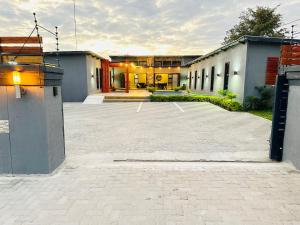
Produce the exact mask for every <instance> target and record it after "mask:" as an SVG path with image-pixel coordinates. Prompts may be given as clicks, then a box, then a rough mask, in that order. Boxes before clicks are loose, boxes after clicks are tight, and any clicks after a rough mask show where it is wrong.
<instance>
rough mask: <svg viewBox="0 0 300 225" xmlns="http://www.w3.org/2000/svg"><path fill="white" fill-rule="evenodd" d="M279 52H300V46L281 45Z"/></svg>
mask: <svg viewBox="0 0 300 225" xmlns="http://www.w3.org/2000/svg"><path fill="white" fill-rule="evenodd" d="M281 50H282V51H283V52H284V51H285V52H300V45H283V46H282V47H281Z"/></svg>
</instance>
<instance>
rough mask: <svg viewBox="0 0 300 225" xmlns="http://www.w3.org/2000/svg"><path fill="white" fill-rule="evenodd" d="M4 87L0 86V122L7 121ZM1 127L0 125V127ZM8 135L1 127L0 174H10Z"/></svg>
mask: <svg viewBox="0 0 300 225" xmlns="http://www.w3.org/2000/svg"><path fill="white" fill-rule="evenodd" d="M6 91H7V90H6V87H1V86H0V122H2V123H3V122H4V121H8V119H9V117H8V108H7V107H8V106H7V95H6ZM0 126H1V125H0ZM11 172H12V171H11V155H10V142H9V134H8V133H7V132H6V131H5V130H4V127H2V129H1V131H0V173H11Z"/></svg>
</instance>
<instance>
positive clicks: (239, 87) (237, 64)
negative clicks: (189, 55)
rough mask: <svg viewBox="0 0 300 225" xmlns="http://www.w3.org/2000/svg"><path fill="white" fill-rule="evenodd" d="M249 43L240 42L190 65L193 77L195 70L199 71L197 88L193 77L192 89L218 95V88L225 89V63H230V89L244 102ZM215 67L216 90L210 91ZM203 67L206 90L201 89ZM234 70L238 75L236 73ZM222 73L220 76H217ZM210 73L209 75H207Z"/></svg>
mask: <svg viewBox="0 0 300 225" xmlns="http://www.w3.org/2000/svg"><path fill="white" fill-rule="evenodd" d="M246 57H247V45H246V44H239V45H237V46H234V47H233V48H229V49H227V50H226V51H222V52H220V53H218V54H216V55H214V56H211V57H209V58H206V59H204V60H202V61H200V62H198V63H195V64H193V65H191V66H190V68H189V72H192V77H194V76H195V71H196V70H197V71H198V77H199V78H198V79H197V89H196V90H195V89H194V78H192V80H191V82H192V86H191V90H194V91H197V92H202V93H208V94H211V95H217V92H218V90H223V85H224V72H225V63H227V62H229V63H230V72H229V74H230V75H229V84H228V90H229V91H231V92H234V93H235V94H237V101H239V102H243V99H244V83H245V73H246V72H245V71H246ZM213 66H214V67H215V80H214V91H213V92H210V79H211V68H212V67H213ZM202 69H205V78H204V90H203V91H201V76H202ZM234 71H237V72H238V75H234ZM217 74H220V76H217ZM206 75H208V77H206Z"/></svg>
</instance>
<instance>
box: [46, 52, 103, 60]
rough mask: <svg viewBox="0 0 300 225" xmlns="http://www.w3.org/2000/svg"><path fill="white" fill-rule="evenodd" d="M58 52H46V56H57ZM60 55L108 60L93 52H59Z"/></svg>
mask: <svg viewBox="0 0 300 225" xmlns="http://www.w3.org/2000/svg"><path fill="white" fill-rule="evenodd" d="M56 54H57V52H56V51H53V52H44V55H46V56H56ZM58 54H59V55H90V56H93V57H96V58H98V59H106V58H105V57H103V56H101V55H99V54H97V53H95V52H92V51H59V52H58Z"/></svg>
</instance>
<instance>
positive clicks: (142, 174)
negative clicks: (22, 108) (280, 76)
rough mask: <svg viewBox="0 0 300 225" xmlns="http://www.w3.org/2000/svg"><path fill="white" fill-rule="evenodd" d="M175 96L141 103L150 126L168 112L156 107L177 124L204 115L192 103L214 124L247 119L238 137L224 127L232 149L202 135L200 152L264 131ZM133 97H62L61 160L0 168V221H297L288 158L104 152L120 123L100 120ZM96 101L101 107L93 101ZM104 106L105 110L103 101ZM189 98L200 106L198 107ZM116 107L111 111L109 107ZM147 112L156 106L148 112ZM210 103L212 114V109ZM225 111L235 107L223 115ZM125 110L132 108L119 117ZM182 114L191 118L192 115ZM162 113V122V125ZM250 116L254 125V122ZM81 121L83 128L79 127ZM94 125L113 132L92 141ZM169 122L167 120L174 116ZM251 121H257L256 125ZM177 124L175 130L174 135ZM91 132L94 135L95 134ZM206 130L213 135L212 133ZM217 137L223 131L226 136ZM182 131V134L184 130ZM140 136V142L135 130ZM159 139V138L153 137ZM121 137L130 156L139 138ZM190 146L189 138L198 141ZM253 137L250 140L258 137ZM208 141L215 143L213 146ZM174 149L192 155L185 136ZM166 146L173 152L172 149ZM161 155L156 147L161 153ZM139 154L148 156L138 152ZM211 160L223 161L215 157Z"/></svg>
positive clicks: (112, 224) (296, 192)
mask: <svg viewBox="0 0 300 225" xmlns="http://www.w3.org/2000/svg"><path fill="white" fill-rule="evenodd" d="M179 105H180V106H181V107H182V108H183V109H184V111H185V112H184V113H183V112H181V111H180V110H177V111H175V110H176V107H174V106H173V108H169V107H171V106H172V105H167V104H166V105H163V107H161V105H159V104H158V105H156V106H155V105H152V104H150V105H148V106H149V108H148V109H149V113H150V112H151V113H150V114H152V116H153V117H152V118H151V120H152V124H154V127H155V126H156V125H155V124H156V123H155V121H154V119H153V118H157V119H158V120H159V119H161V120H167V116H166V115H162V114H161V112H162V111H165V112H168V113H169V114H170V115H172V116H175V115H176V116H177V117H181V119H184V120H185V121H184V122H182V123H181V122H178V124H179V125H181V124H184V123H186V124H194V125H200V121H203V120H202V119H197V118H196V113H195V114H189V115H188V113H189V112H191V111H193V110H195V111H196V110H197V111H199V113H202V114H206V117H207V120H209V121H210V122H211V123H214V124H218V126H219V127H222V126H225V125H222V124H221V122H220V121H224V123H225V124H227V125H228V124H230V123H229V122H228V120H229V119H231V122H232V124H233V128H235V129H236V128H237V127H239V126H241V127H243V126H244V127H246V125H245V124H246V123H247V122H246V121H243V120H242V118H244V119H246V120H248V119H249V120H250V121H249V123H250V125H249V126H250V129H248V131H246V130H241V131H240V132H242V133H244V134H245V139H244V140H239V139H238V138H237V136H233V140H235V141H236V143H235V144H234V145H233V144H232V145H230V144H228V145H229V146H230V147H231V148H221V147H220V149H214V150H211V149H212V148H209V149H205V148H204V147H205V146H207V145H208V144H205V145H204V144H203V145H202V147H201V148H198V151H202V150H203V151H204V152H205V151H206V152H208V153H209V151H211V152H212V151H214V152H218V151H219V152H223V155H224V154H225V153H226V154H227V153H228V154H230V153H233V152H234V150H235V149H236V151H237V152H240V151H245V152H248V151H249V150H251V149H248V148H249V147H248V145H247V146H244V147H243V148H242V149H240V150H239V148H238V147H236V148H233V147H234V146H235V145H237V143H238V144H239V145H242V142H243V141H244V143H252V135H253V136H254V137H255V134H257V135H258V134H263V133H264V132H265V131H264V129H266V128H264V126H269V122H268V121H265V120H263V119H260V118H258V117H254V116H252V115H248V114H246V113H245V114H239V113H238V114H235V113H232V114H231V113H229V112H228V113H227V112H225V113H226V117H222V115H220V113H219V112H220V109H219V108H217V107H214V106H211V105H208V104H204V105H201V104H200V105H199V106H198V105H193V104H191V105H190V104H186V105H185V104H179ZM132 106H137V104H124V105H118V104H115V105H107V104H105V105H103V106H97V107H95V106H82V105H79V104H71V105H66V110H65V120H66V121H65V122H66V123H65V124H66V139H67V148H66V152H67V159H66V161H65V163H64V164H63V165H62V166H61V168H59V169H58V170H57V171H56V173H54V174H52V175H48V176H37V175H35V176H15V177H11V176H1V177H0V224H1V225H129V224H130V225H202V224H203V225H210V224H211V225H221V224H222V225H223V224H228V225H235V224H245V225H247V224H253V225H254V224H255V225H257V224H258V225H260V224H276V225H277V224H278V225H279V224H282V225H296V224H300V173H299V171H296V170H295V169H294V168H293V167H291V166H290V165H289V164H286V163H269V162H264V163H259V162H257V163H231V162H230V163H228V162H210V163H209V162H199V163H191V162H186V163H182V162H168V163H167V162H156V163H154V162H114V161H113V159H115V158H114V157H115V156H118V153H116V154H115V153H114V152H113V151H116V150H117V148H118V147H120V146H121V144H119V142H118V141H122V140H124V139H123V138H122V137H120V136H119V135H120V134H121V133H122V132H121V131H120V130H117V128H118V124H115V123H113V122H112V121H109V122H110V123H111V126H109V125H108V124H109V122H108V121H106V118H109V117H113V118H116V121H115V122H118V123H122V122H121V121H122V120H126V118H128V116H129V114H135V115H136V114H137V113H136V110H135V109H134V107H132ZM99 107H102V108H101V109H99ZM111 107H112V108H113V109H114V110H111ZM146 107H147V105H146ZM146 107H145V106H143V108H142V110H141V112H140V113H142V112H144V113H146V111H143V110H145V109H147V108H146ZM159 107H160V108H159ZM194 107H196V109H194ZM197 107H200V108H201V107H202V108H201V109H198V108H197ZM117 109H118V110H119V114H118V113H117V112H115V110H117ZM201 110H203V111H204V112H202V111H201ZM155 111H157V112H159V113H154V112H155ZM214 111H215V113H216V114H217V115H216V114H213V113H212V112H214ZM121 112H122V113H121ZM180 113H181V114H180ZM233 114H235V116H231V115H233ZM87 117H92V118H93V119H92V118H87ZM183 117H185V118H183ZM211 117H213V118H211ZM218 117H219V118H222V119H220V120H219V122H217V121H215V120H216V118H218ZM237 117H238V118H237ZM118 118H119V119H118ZM134 118H135V117H134V116H132V117H129V118H128V119H130V120H131V119H134ZM137 118H138V119H137V120H133V122H132V123H131V127H130V128H129V132H128V130H126V129H125V128H124V129H123V128H120V129H121V130H123V134H127V137H128V138H129V139H131V140H135V141H136V140H137V139H136V135H137V134H136V133H135V132H137V131H135V130H139V129H140V128H138V127H139V126H140V125H137V121H140V118H144V117H143V115H142V114H138V115H137ZM148 118H149V117H148ZM187 118H189V119H193V121H194V122H192V121H189V119H187ZM198 120H200V121H198ZM101 121H102V123H101ZM179 121H180V120H179ZM195 121H196V122H195ZM168 122H170V121H168ZM168 122H166V121H165V122H162V123H163V125H167V124H169V123H168ZM254 122H256V123H257V124H256V125H254V124H253V123H254ZM124 123H125V122H123V125H124ZM146 124H147V127H148V125H149V124H151V123H150V122H147V123H146ZM83 125H84V126H88V128H86V127H85V128H82V126H83ZM96 125H97V126H96ZM99 125H102V126H103V131H104V128H106V129H108V128H111V131H114V132H115V133H117V134H118V135H115V137H114V135H113V134H114V132H112V133H111V137H112V138H113V139H111V146H110V148H108V147H109V146H108V144H107V143H105V142H104V143H103V142H101V141H100V140H99V139H101V138H103V137H106V136H105V135H106V134H100V133H99V132H100V130H101V129H100V128H99V127H98V126H99ZM119 125H120V124H119ZM157 126H158V125H157ZM172 126H173V127H174V125H172ZM197 127H199V126H197ZM203 127H206V129H208V127H209V126H208V125H207V124H206V125H203ZM257 127H261V130H259V129H258V128H257ZM233 128H232V130H231V128H228V129H227V130H226V129H224V133H226V131H227V132H228V133H230V132H231V135H232V133H233V132H236V133H235V135H238V132H237V131H233V130H235V129H233ZM80 129H81V131H82V132H81V133H80ZM149 129H151V128H149ZM163 129H166V130H168V131H169V132H172V129H170V130H169V128H165V126H163ZM197 129H200V128H197ZM197 129H196V128H191V131H190V132H191V133H193V134H196V132H197V131H199V130H197ZM202 129H204V128H202ZM166 130H165V131H166ZM173 130H174V129H173ZM134 131H135V132H134ZM266 131H267V129H266ZM86 132H87V133H86ZM127 132H128V133H127ZM179 132H180V131H178V130H175V134H178V133H179ZM194 132H195V133H194ZM216 132H217V133H218V135H220V134H221V133H220V131H216ZM97 134H98V135H97ZM146 134H150V135H151V132H150V131H147V132H146ZM159 134H160V133H159ZM200 134H201V133H200ZM152 135H154V134H152ZM218 135H217V136H218ZM224 135H225V134H224ZM240 135H241V134H240ZM98 136H99V138H97V137H98ZM199 136H200V139H201V140H207V142H209V141H211V140H217V141H220V140H219V139H218V138H211V139H210V138H206V139H205V138H204V137H202V135H199ZM266 136H267V132H265V136H264V138H265V137H266ZM213 137H216V136H214V135H213ZM225 137H227V136H226V135H225ZM239 137H242V136H239ZM151 138H152V137H150V139H151ZM186 138H187V139H188V140H191V139H189V138H188V136H186ZM264 138H257V142H259V141H262V143H260V144H261V146H264V145H265V144H264V142H263V141H265V140H264ZM178 139H179V140H175V143H181V141H183V139H181V138H180V137H179V138H178ZM113 140H114V141H113ZM162 140H163V139H162ZM167 140H169V139H167ZM195 140H196V138H195ZM141 141H144V142H145V143H146V142H147V141H145V140H144V139H141ZM164 141H166V140H163V141H162V142H164ZM73 142H76V143H80V146H78V147H76V146H74V145H73V144H72V143H73ZM102 143H103V144H102ZM196 143H198V142H196ZM218 143H219V142H218ZM228 143H229V142H228ZM127 144H128V143H127V142H126V143H125V145H124V146H123V147H121V148H120V149H119V150H118V151H131V153H130V154H131V155H130V156H134V155H136V157H139V156H140V154H142V153H143V152H141V151H142V149H141V148H138V146H139V144H138V143H136V144H133V147H132V148H129V147H128V146H127ZM200 144H201V143H200ZM96 145H98V148H96ZM149 145H150V147H149V146H148V145H146V147H145V151H146V153H145V154H153V152H152V150H151V149H152V147H153V146H156V145H155V144H149ZM89 146H90V149H89ZM147 146H148V147H147ZM163 146H164V145H163ZM171 146H172V148H171V149H170V150H168V151H169V152H171V151H172V150H173V146H176V144H171ZM195 146H196V147H197V144H196V145H195ZM200 146H201V145H200ZM254 146H255V147H258V146H259V143H256V145H254ZM215 147H216V148H218V145H216V146H215ZM255 147H253V148H252V149H253V151H258V152H259V151H262V152H265V150H259V149H258V148H257V149H256V148H255ZM181 149H183V150H184V151H183V153H182V154H187V155H189V154H194V152H193V151H195V150H189V151H188V145H187V146H183V147H182V148H181ZM175 150H176V151H179V150H180V149H178V148H177V149H175ZM212 153H213V152H212ZM124 154H125V153H124ZM170 154H171V153H170ZM164 156H165V155H162V158H163V157H164ZM181 156H182V155H181ZM202 156H203V155H202ZM206 156H207V155H206ZM220 156H222V154H215V157H220ZM123 157H124V156H123ZM147 157H152V156H151V155H150V156H149V155H147ZM219 159H220V160H222V157H221V158H219Z"/></svg>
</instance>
